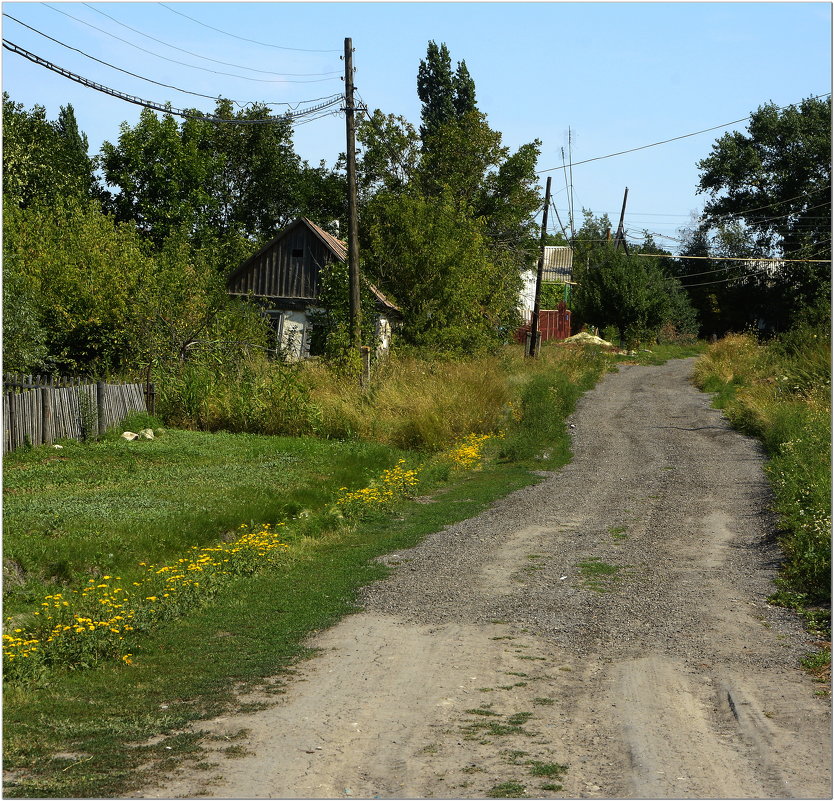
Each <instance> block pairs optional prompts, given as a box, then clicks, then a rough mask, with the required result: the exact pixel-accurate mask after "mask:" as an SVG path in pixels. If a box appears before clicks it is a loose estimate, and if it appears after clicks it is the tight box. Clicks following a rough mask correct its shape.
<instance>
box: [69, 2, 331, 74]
mask: <svg viewBox="0 0 834 801" xmlns="http://www.w3.org/2000/svg"><path fill="white" fill-rule="evenodd" d="M82 5H84V6H86V7H87V8H89V9H90V11H95V12H96V14H101V15H102V16H103V17H107V19H109V20H112V21H113V22H115V23H116V24H117V25H121V26H122V27H123V28H127V29H128V30H129V31H133V32H134V33H138V34H139V35H140V36H144V37H145V38H146V39H150V40H151V41H153V42H157V43H159V44H161V45H165V47H170V48H171V49H172V50H179V51H180V52H181V53H186V54H187V55H189V56H195V57H196V58H202V59H203V60H205V61H213V62H214V63H215V64H223V65H224V66H226V67H237V68H238V69H244V70H249V71H250V72H261V73H263V74H265V75H289V76H291V77H295V78H310V77H315V76H321V75H338V74H339V73H340V70H331V71H330V72H301V73H294V72H275V71H273V70H259V69H256V68H255V67H247V66H245V65H242V64H233V63H232V62H230V61H220V60H219V59H216V58H209V57H208V56H201V55H200V54H199V53H192V52H191V51H190V50H186V49H185V48H182V47H177V45H172V44H169V43H168V42H164V41H163V40H162V39H157V38H156V37H155V36H151V35H150V34H148V33H143V32H142V31H140V30H139V29H138V28H132V27H131V26H130V25H126V24H125V23H124V22H120V21H119V20H117V19H116V18H115V17H111V16H110V15H109V14H108V13H106V12H104V11H102V10H101V9H100V8H96V7H95V6H91V5H90V4H89V3H82Z"/></svg>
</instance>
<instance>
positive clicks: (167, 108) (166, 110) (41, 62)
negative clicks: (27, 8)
mask: <svg viewBox="0 0 834 801" xmlns="http://www.w3.org/2000/svg"><path fill="white" fill-rule="evenodd" d="M3 47H5V48H6V49H7V50H10V51H11V52H12V53H16V54H17V55H19V56H23V57H24V58H27V59H29V61H31V62H33V63H35V64H37V65H38V66H41V67H45V68H46V69H48V70H52V72H57V73H58V74H59V75H62V76H63V77H64V78H69V79H70V80H71V81H75V82H76V83H80V84H81V85H82V86H86V87H87V88H89V89H95V90H96V91H97V92H103V93H104V94H106V95H110V96H111V97H115V98H118V99H119V100H124V101H126V102H127V103H133V104H134V105H137V106H143V107H144V108H149V109H152V110H154V111H161V112H162V113H163V114H173V115H174V116H177V117H184V118H185V119H196V120H205V121H206V122H218V123H225V124H228V125H274V124H276V123H280V122H283V121H285V120H292V119H296V118H300V117H305V116H307V115H308V114H313V113H315V112H318V111H322V110H323V109H325V108H330V107H332V106H334V105H336V103H340V102H341V100H342V97H341V95H338V96H334V98H333V99H332V100H330V101H329V102H326V103H321V104H319V105H318V106H313V107H312V108H308V109H304V110H303V111H298V112H286V113H285V114H282V115H281V116H280V117H270V118H268V119H261V120H230V119H226V118H225V117H214V116H211V115H209V114H200V113H197V114H195V113H193V112H190V111H185V110H184V109H179V108H174V107H173V106H171V105H169V104H167V105H162V104H161V103H154V102H153V101H150V100H142V99H141V98H139V97H136V96H135V95H128V94H126V93H125V92H119V91H118V90H116V89H110V88H109V87H107V86H103V85H102V84H100V83H96V82H95V81H91V80H90V79H89V78H84V77H82V76H81V75H77V74H76V73H74V72H70V71H69V70H66V69H64V68H63V67H59V66H57V65H56V64H53V63H52V62H50V61H47V60H46V59H44V58H41V57H40V56H37V55H35V54H34V53H31V52H29V51H28V50H25V49H24V48H22V47H20V46H18V45H16V44H14V43H13V42H10V41H8V40H7V39H4V40H3Z"/></svg>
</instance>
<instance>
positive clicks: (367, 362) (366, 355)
mask: <svg viewBox="0 0 834 801" xmlns="http://www.w3.org/2000/svg"><path fill="white" fill-rule="evenodd" d="M360 351H361V353H362V375H361V376H360V379H359V382H360V385H361V386H362V387H364V388H366V389H367V387H368V385H369V384H370V383H371V349H370V348H369V347H368V346H367V345H362V346H361V348H360Z"/></svg>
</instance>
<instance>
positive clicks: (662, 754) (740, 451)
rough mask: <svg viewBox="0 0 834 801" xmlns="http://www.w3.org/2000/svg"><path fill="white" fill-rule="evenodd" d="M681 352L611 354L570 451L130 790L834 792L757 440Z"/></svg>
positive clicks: (421, 554) (397, 578)
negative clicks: (649, 362) (192, 752)
mask: <svg viewBox="0 0 834 801" xmlns="http://www.w3.org/2000/svg"><path fill="white" fill-rule="evenodd" d="M692 364H693V361H692V360H678V361H671V362H668V363H667V364H666V365H664V366H662V367H641V366H624V367H621V368H620V370H619V372H617V373H611V374H608V375H606V377H605V378H604V379H603V380H602V381H601V382H600V383H599V384H598V385H597V387H596V388H595V389H594V390H592V391H591V392H589V393H587V394H586V395H585V396H584V397H583V398H582V400H581V402H580V404H579V406H578V408H577V411H576V412H575V414H574V415H573V417H572V418H571V420H570V425H571V432H572V434H573V450H574V459H573V461H572V462H571V463H570V464H569V465H567V466H566V467H565V468H563V469H562V470H560V471H559V472H556V473H546V474H544V473H543V474H542V475H543V479H542V481H541V482H540V483H539V484H537V485H535V486H531V487H527V488H525V489H522V490H520V491H517V492H514V493H513V494H511V495H509V496H507V497H506V498H504V499H503V500H501V501H499V502H497V503H495V504H494V505H493V506H492V507H491V508H489V509H487V510H486V511H484V512H483V513H482V514H480V515H479V516H477V517H475V518H471V519H469V520H465V521H463V522H461V523H459V524H456V525H454V526H451V527H448V528H446V529H444V530H442V531H440V532H438V533H436V534H434V535H431V536H430V537H428V538H427V539H426V540H424V541H423V542H422V543H421V544H420V545H419V546H418V547H416V548H413V549H410V550H408V551H402V552H399V553H397V554H389V555H388V556H386V557H384V559H385V561H387V562H388V563H389V564H391V565H392V566H395V569H394V570H393V572H392V574H391V575H390V576H389V577H388V578H387V579H385V580H384V581H381V582H378V583H376V584H373V585H371V586H369V587H367V588H366V589H365V590H364V591H363V594H362V605H363V611H361V612H360V613H358V614H355V615H352V616H350V617H348V618H346V619H345V620H344V621H342V622H341V623H340V624H339V625H337V626H335V627H333V628H332V629H330V630H329V631H327V632H324V633H322V634H320V635H319V636H318V637H317V638H316V639H315V641H314V642H313V645H315V646H317V647H318V648H319V649H321V650H320V653H319V655H318V656H317V657H316V658H314V659H312V660H311V661H309V662H307V663H304V664H303V665H302V666H300V669H299V672H298V673H297V675H296V677H295V678H294V679H292V680H291V681H290V683H289V684H288V686H287V692H286V694H285V695H283V696H281V698H280V700H279V701H278V702H277V703H274V698H275V696H274V695H273V696H269V698H270V699H271V701H272V702H273V703H272V704H271V705H270V706H269V708H267V709H264V710H261V711H258V712H255V713H252V714H246V715H233V716H229V717H225V718H219V719H216V720H213V721H209V722H207V723H205V724H203V725H202V726H201V728H202V729H203V730H205V731H206V733H207V734H209V735H213V737H214V739H212V738H208V742H209V744H211V743H214V744H215V747H216V749H217V751H218V754H217V759H218V760H219V763H220V764H219V765H218V766H217V768H215V769H213V770H209V771H193V770H184V771H183V772H181V773H180V774H176V775H173V776H170V777H167V778H166V779H165V780H164V781H162V782H161V783H160V784H159V785H158V786H157V787H153V788H148V789H147V790H146V791H145V792H144V793H143V794H142V796H141V797H146V798H150V797H164V798H176V797H198V796H199V797H225V798H431V797H436V798H484V797H488V796H490V795H492V796H495V795H501V794H502V793H503V794H504V795H513V794H514V795H519V794H524V795H525V796H526V797H533V798H831V797H832V785H831V760H832V752H831V707H830V702H829V700H828V699H827V698H825V697H824V696H822V695H821V693H820V689H821V687H820V685H819V684H815V683H814V682H813V681H812V680H811V679H810V678H809V677H808V676H807V675H805V674H804V673H802V672H801V671H799V670H798V669H797V663H798V660H799V658H800V657H801V656H802V655H803V654H805V653H807V652H808V651H809V650H811V643H810V642H809V636H808V635H807V634H806V633H805V632H804V631H803V629H802V626H801V625H800V624H799V623H798V621H797V620H796V618H795V617H794V616H793V615H791V614H790V613H788V612H786V611H785V610H782V609H778V608H775V607H771V606H769V605H768V604H767V601H766V599H767V597H768V595H769V594H770V593H771V592H772V591H773V589H774V588H773V579H774V576H775V571H776V567H777V560H778V552H777V550H776V548H775V545H774V543H773V521H772V519H771V518H770V517H769V514H768V512H767V508H768V503H769V498H768V488H767V484H766V481H765V478H764V475H763V472H762V464H763V457H762V454H761V452H760V449H759V447H758V445H757V444H756V443H755V442H754V441H752V440H750V439H748V438H746V437H743V436H741V435H739V434H738V433H736V432H734V431H732V430H731V429H730V428H729V427H728V425H727V424H726V422H725V421H724V419H723V417H722V415H721V413H720V412H719V411H716V410H715V409H712V408H711V406H710V399H709V397H708V396H706V395H704V394H701V393H699V392H698V391H697V390H696V389H694V388H693V387H692V385H691V384H690V383H689V380H688V379H689V375H690V373H691V369H692ZM249 700H258V696H253V697H252V698H251V699H249ZM243 730H245V733H244V735H243V737H242V739H239V740H235V742H236V743H239V744H241V745H243V747H244V748H245V750H246V751H247V752H248V753H247V755H246V756H243V757H242V758H236V759H230V758H229V759H227V758H225V757H224V755H223V754H222V749H223V748H224V747H228V741H224V739H223V737H224V736H225V737H232V736H233V735H235V734H236V733H240V732H242V731H243ZM560 766H566V769H562V768H560Z"/></svg>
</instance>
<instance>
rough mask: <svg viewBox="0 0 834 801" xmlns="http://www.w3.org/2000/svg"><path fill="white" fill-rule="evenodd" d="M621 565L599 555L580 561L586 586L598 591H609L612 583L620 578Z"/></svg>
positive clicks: (580, 571)
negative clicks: (605, 560) (613, 563)
mask: <svg viewBox="0 0 834 801" xmlns="http://www.w3.org/2000/svg"><path fill="white" fill-rule="evenodd" d="M622 569H623V568H622V566H620V565H611V564H608V563H607V562H603V561H602V560H601V559H599V558H597V557H591V558H590V559H587V560H586V561H584V562H580V563H579V573H580V575H581V576H582V579H583V581H584V584H585V586H586V587H587V588H588V589H591V590H595V591H596V592H608V590H610V589H611V585H612V584H613V583H614V582H616V581H617V580H618V579H619V578H620V571H621V570H622Z"/></svg>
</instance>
